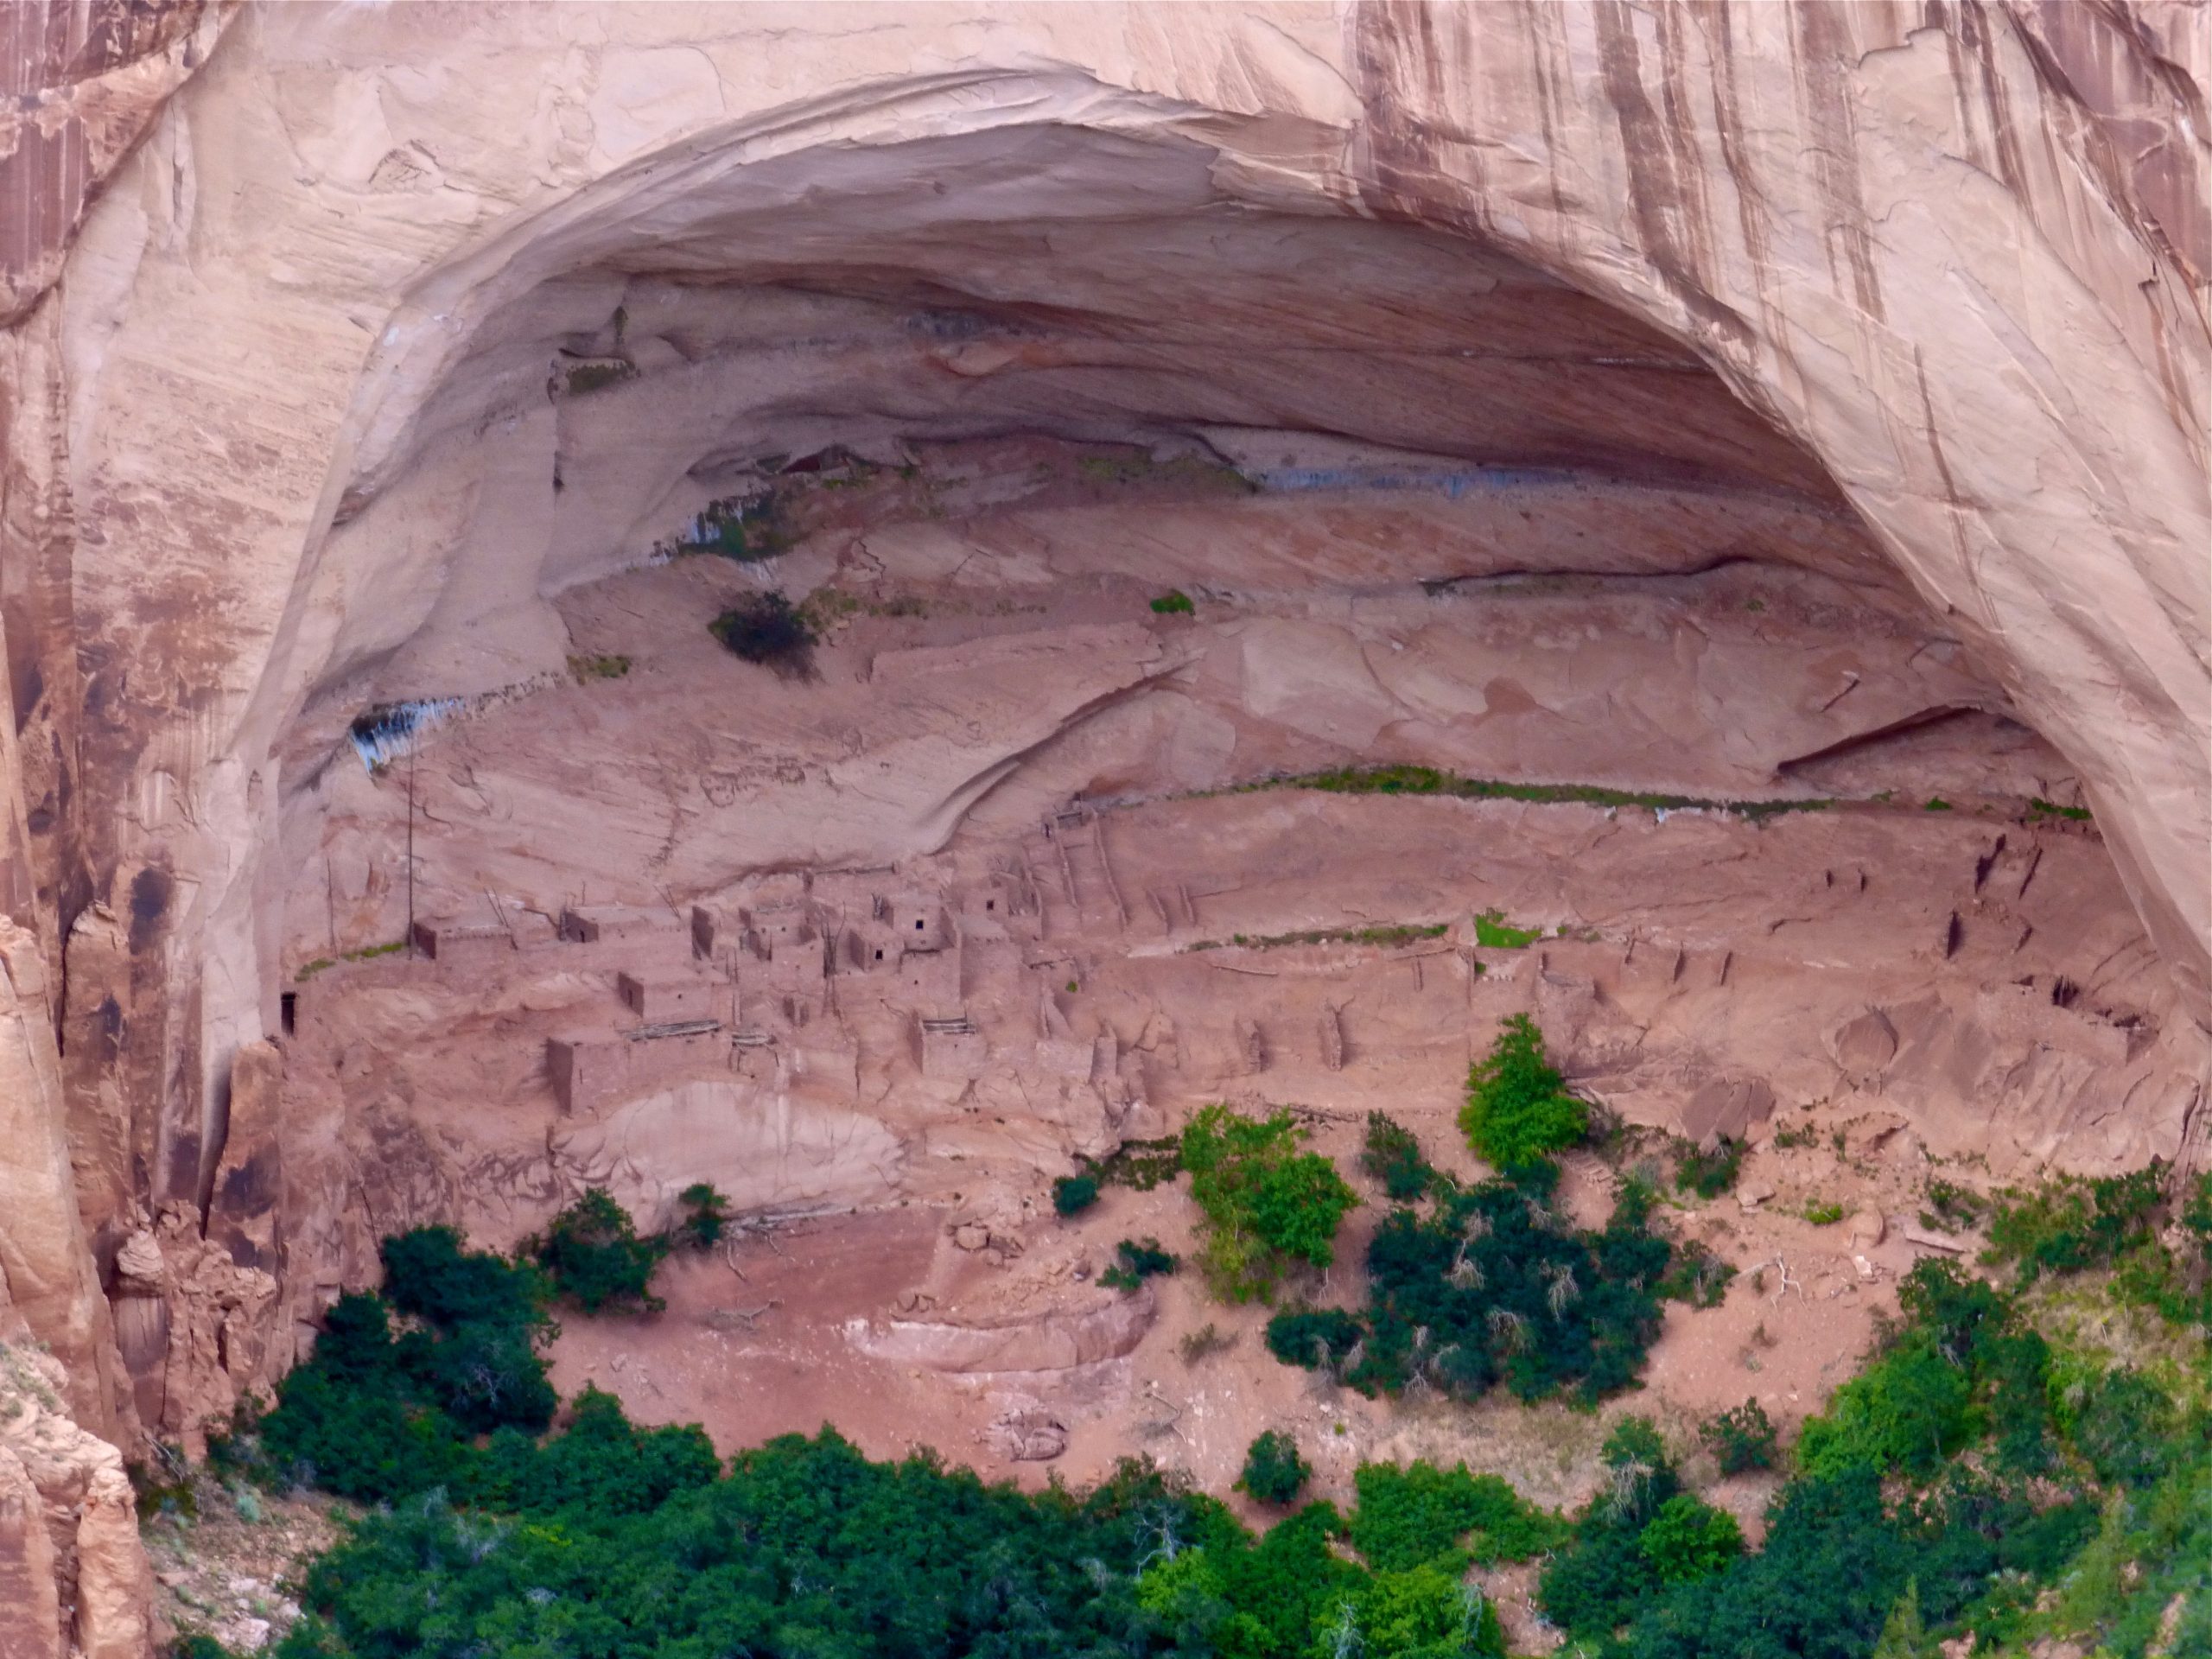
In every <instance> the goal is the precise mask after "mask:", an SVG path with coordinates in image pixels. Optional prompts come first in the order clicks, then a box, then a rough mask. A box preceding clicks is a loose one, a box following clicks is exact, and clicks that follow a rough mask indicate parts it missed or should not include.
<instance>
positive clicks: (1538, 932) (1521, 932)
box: [1475, 910, 1544, 950]
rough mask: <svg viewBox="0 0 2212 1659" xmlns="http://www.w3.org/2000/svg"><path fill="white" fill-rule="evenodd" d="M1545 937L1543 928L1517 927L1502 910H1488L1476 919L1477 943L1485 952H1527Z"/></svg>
mask: <svg viewBox="0 0 2212 1659" xmlns="http://www.w3.org/2000/svg"><path fill="white" fill-rule="evenodd" d="M1543 937H1544V930H1543V929H1542V928H1541V927H1516V926H1514V925H1513V924H1512V923H1510V922H1509V921H1507V920H1506V919H1505V912H1503V911H1502V910H1486V911H1484V912H1483V913H1482V914H1481V915H1479V916H1478V917H1476V918H1475V943H1476V944H1478V945H1480V946H1482V947H1483V948H1484V950H1527V949H1528V948H1529V946H1530V945H1532V944H1535V942H1536V941H1537V940H1538V939H1541V938H1543Z"/></svg>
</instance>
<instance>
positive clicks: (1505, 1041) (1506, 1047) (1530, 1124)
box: [1459, 1014, 1590, 1173]
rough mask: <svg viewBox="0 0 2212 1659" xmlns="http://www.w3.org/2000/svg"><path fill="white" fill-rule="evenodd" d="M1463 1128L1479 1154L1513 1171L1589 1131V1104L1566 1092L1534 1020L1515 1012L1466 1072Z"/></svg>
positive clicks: (1462, 1112) (1461, 1125)
mask: <svg viewBox="0 0 2212 1659" xmlns="http://www.w3.org/2000/svg"><path fill="white" fill-rule="evenodd" d="M1459 1127H1460V1128H1462V1129H1463V1130H1465V1132H1466V1136H1467V1144H1468V1145H1470V1146H1471V1147H1473V1148H1474V1149H1475V1151H1476V1153H1477V1154H1478V1155H1479V1156H1480V1157H1481V1158H1483V1159H1484V1160H1485V1161H1486V1162H1488V1163H1489V1164H1490V1165H1491V1166H1492V1167H1493V1168H1496V1169H1499V1170H1503V1171H1506V1172H1509V1173H1510V1172H1512V1171H1516V1170H1520V1169H1524V1168H1526V1167H1528V1166H1530V1165H1532V1164H1535V1163H1537V1162H1539V1161H1541V1160H1544V1159H1547V1158H1548V1157H1549V1156H1550V1155H1551V1154H1553V1153H1555V1152H1559V1151H1562V1150H1564V1149H1565V1148H1566V1147H1572V1146H1574V1145H1577V1144H1579V1143H1580V1141H1581V1140H1582V1138H1583V1137H1584V1136H1585V1135H1587V1134H1588V1133H1589V1132H1590V1109H1589V1107H1588V1106H1587V1105H1586V1104H1585V1103H1583V1102H1581V1101H1580V1100H1577V1099H1576V1098H1575V1097H1574V1096H1572V1095H1570V1094H1568V1093H1567V1085H1566V1082H1565V1080H1564V1079H1563V1078H1562V1077H1560V1074H1559V1071H1558V1069H1557V1068H1556V1067H1554V1065H1552V1064H1551V1062H1550V1060H1549V1059H1548V1058H1546V1057H1545V1054H1544V1039H1543V1037H1542V1035H1541V1033H1539V1032H1538V1031H1537V1029H1536V1024H1535V1020H1531V1019H1529V1016H1528V1015H1527V1014H1515V1015H1514V1016H1513V1017H1512V1018H1511V1019H1510V1020H1507V1021H1506V1022H1505V1026H1504V1029H1503V1030H1502V1031H1501V1032H1500V1033H1498V1036H1497V1041H1496V1042H1494V1043H1493V1044H1492V1045H1491V1051H1490V1052H1489V1053H1488V1054H1487V1055H1485V1056H1484V1058H1481V1059H1480V1060H1478V1061H1477V1062H1476V1063H1475V1065H1473V1067H1472V1068H1471V1069H1470V1071H1468V1073H1467V1103H1466V1104H1465V1106H1464V1107H1462V1108H1461V1109H1460V1111H1459Z"/></svg>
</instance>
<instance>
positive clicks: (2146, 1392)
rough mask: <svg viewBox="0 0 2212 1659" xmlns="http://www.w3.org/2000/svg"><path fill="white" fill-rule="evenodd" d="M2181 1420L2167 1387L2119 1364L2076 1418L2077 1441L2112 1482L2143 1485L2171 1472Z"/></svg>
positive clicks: (2099, 1475)
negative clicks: (2175, 1437)
mask: <svg viewBox="0 0 2212 1659" xmlns="http://www.w3.org/2000/svg"><path fill="white" fill-rule="evenodd" d="M2177 1421H2178V1414H2177V1412H2176V1411H2175V1409H2174V1402H2173V1401H2172V1399H2171V1397H2170V1396H2169V1395H2167V1393H2166V1391H2165V1390H2164V1389H2161V1388H2160V1387H2158V1384H2157V1383H2153V1382H2152V1381H2151V1379H2150V1378H2149V1377H2147V1376H2144V1375H2143V1374H2142V1373H2141V1372H2140V1371H2134V1370H2128V1369H2127V1368H2126V1367H2125V1366H2115V1367H2114V1368H2113V1370H2109V1371H2107V1372H2106V1373H2105V1374H2104V1375H2103V1376H2101V1377H2099V1378H2098V1379H2097V1381H2096V1382H2095V1383H2094V1384H2093V1385H2091V1387H2090V1389H2089V1391H2088V1396H2087V1397H2086V1398H2085V1399H2084V1400H2083V1401H2082V1406H2081V1408H2080V1410H2079V1411H2078V1412H2077V1413H2076V1414H2075V1422H2074V1444H2075V1446H2076V1447H2077V1448H2078V1449H2079V1450H2080V1452H2081V1453H2082V1456H2083V1457H2084V1458H2086V1459H2088V1462H2089V1466H2090V1467H2091V1468H2092V1469H2094V1470H2095V1471H2097V1478H2098V1479H2099V1480H2101V1481H2103V1482H2105V1483H2106V1484H2108V1485H2124V1486H2135V1487H2143V1486H2148V1485H2150V1484H2152V1482H2154V1481H2156V1480H2157V1479H2158V1477H2159V1476H2160V1475H2162V1474H2164V1472H2165V1471H2166V1467H2167V1465H2168V1462H2169V1460H2170V1459H2171V1456H2172V1448H2171V1446H2169V1445H2168V1442H2169V1441H2170V1440H2171V1439H2172V1438H2173V1435H2174V1430H2175V1428H2176V1427H2177Z"/></svg>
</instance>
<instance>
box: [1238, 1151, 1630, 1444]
mask: <svg viewBox="0 0 2212 1659" xmlns="http://www.w3.org/2000/svg"><path fill="white" fill-rule="evenodd" d="M1557 1174H1558V1172H1557V1171H1556V1170H1555V1169H1554V1167H1553V1166H1551V1165H1549V1164H1546V1163H1538V1164H1533V1165H1529V1166H1524V1167H1523V1168H1522V1171H1521V1172H1520V1178H1519V1179H1516V1180H1509V1179H1497V1180H1491V1181H1485V1182H1483V1183H1480V1184H1479V1185H1475V1186H1471V1187H1468V1188H1465V1189H1464V1190H1459V1191H1454V1192H1451V1193H1449V1194H1448V1195H1446V1196H1443V1197H1440V1198H1439V1200H1438V1202H1437V1204H1436V1205H1435V1206H1434V1208H1433V1211H1432V1212H1431V1213H1430V1214H1429V1215H1428V1216H1427V1217H1421V1216H1418V1215H1416V1214H1415V1213H1414V1211H1410V1210H1401V1211H1396V1212H1395V1214H1393V1215H1392V1216H1391V1217H1389V1219H1388V1220H1387V1221H1385V1222H1384V1223H1383V1225H1382V1226H1381V1228H1379V1229H1378V1230H1376V1235H1375V1238H1374V1242H1373V1243H1371V1244H1370V1246H1369V1247H1368V1252H1367V1271H1368V1281H1369V1294H1370V1302H1369V1306H1368V1307H1367V1309H1366V1311H1365V1313H1364V1314H1363V1316H1354V1315H1351V1314H1349V1313H1341V1312H1339V1313H1334V1314H1332V1315H1330V1316H1328V1317H1329V1319H1330V1320H1331V1324H1330V1325H1329V1326H1328V1327H1327V1328H1326V1329H1317V1328H1315V1327H1313V1326H1312V1325H1307V1324H1303V1323H1293V1322H1281V1321H1279V1322H1278V1324H1280V1325H1281V1329H1280V1331H1279V1330H1278V1328H1277V1325H1270V1326H1269V1327H1268V1347H1269V1348H1270V1350H1271V1351H1274V1353H1275V1354H1276V1355H1277V1356H1278V1357H1285V1358H1287V1359H1288V1360H1289V1362H1290V1363H1294V1364H1300V1365H1306V1366H1309V1367H1310V1366H1312V1365H1313V1364H1314V1363H1316V1350H1315V1348H1314V1339H1315V1338H1316V1337H1317V1336H1319V1337H1320V1338H1323V1343H1324V1345H1325V1346H1326V1347H1327V1348H1328V1349H1329V1350H1330V1352H1331V1356H1332V1363H1339V1364H1340V1367H1341V1369H1343V1371H1344V1379H1343V1380H1344V1381H1345V1382H1346V1383H1350V1384H1351V1386H1352V1387H1354V1388H1356V1389H1360V1390H1361V1391H1362V1392H1363V1393H1369V1394H1372V1393H1375V1392H1377V1391H1381V1392H1383V1393H1395V1392H1397V1391H1398V1390H1400V1389H1403V1388H1404V1387H1406V1386H1407V1384H1408V1383H1411V1382H1412V1381H1413V1380H1414V1378H1415V1377H1420V1378H1421V1379H1422V1380H1423V1381H1425V1382H1426V1383H1428V1384H1429V1385H1430V1386H1432V1387H1434V1388H1436V1389H1439V1390H1440V1391H1441V1392H1443V1393H1445V1394H1447V1395H1452V1396H1453V1397H1455V1398H1459V1399H1472V1398H1474V1397H1476V1396H1477V1395H1480V1394H1482V1393H1484V1391H1485V1390H1486V1389H1490V1388H1491V1387H1492V1386H1493V1385H1494V1384H1496V1383H1501V1382H1502V1383H1504V1384H1505V1385H1506V1386H1507V1387H1509V1388H1510V1389H1512V1390H1513V1392H1514V1393H1515V1394H1516V1395H1519V1396H1520V1397H1521V1398H1522V1399H1524V1400H1537V1399H1541V1398H1544V1397H1545V1396H1547V1395H1552V1394H1554V1393H1557V1392H1559V1391H1560V1389H1567V1388H1573V1389H1574V1390H1575V1393H1576V1395H1577V1396H1578V1398H1580V1399H1581V1400H1582V1401H1584V1402H1594V1401H1597V1400H1599V1399H1601V1398H1603V1397H1604V1396H1605V1395H1608V1394H1611V1393H1614V1392H1617V1391H1618V1390H1619V1389H1624V1388H1627V1387H1629V1386H1630V1385H1631V1384H1632V1383H1634V1382H1635V1380H1636V1374H1637V1370H1640V1369H1641V1367H1642V1365H1643V1354H1644V1351H1645V1350H1646V1349H1647V1348H1649V1346H1650V1344H1651V1342H1652V1340H1653V1338H1656V1336H1657V1334H1658V1330H1659V1319H1660V1309H1659V1299H1658V1295H1657V1294H1656V1286H1657V1285H1658V1283H1659V1282H1660V1281H1662V1280H1664V1279H1665V1277H1666V1275H1667V1270H1668V1268H1669V1263H1670V1262H1671V1261H1672V1259H1673V1255H1674V1249H1673V1246H1672V1245H1670V1244H1669V1243H1668V1241H1667V1240H1665V1239H1664V1238H1662V1237H1660V1236H1657V1235H1656V1234H1654V1233H1653V1232H1651V1231H1650V1230H1649V1226H1648V1224H1647V1223H1648V1217H1649V1207H1650V1203H1651V1198H1650V1194H1649V1191H1648V1190H1646V1189H1643V1188H1640V1187H1637V1186H1635V1185H1624V1187H1623V1188H1622V1190H1621V1196H1620V1199H1619V1202H1618V1204H1617V1205H1616V1206H1615V1209H1614V1212H1613V1217H1612V1220H1611V1222H1610V1223H1608V1224H1607V1225H1606V1227H1605V1230H1603V1231H1602V1232H1596V1233H1584V1232H1577V1231H1576V1230H1574V1229H1573V1226H1572V1225H1571V1224H1568V1223H1567V1222H1566V1221H1565V1220H1564V1219H1563V1218H1562V1217H1560V1216H1559V1214H1558V1213H1557V1212H1556V1211H1554V1210H1553V1209H1552V1208H1551V1205H1550V1202H1549V1200H1550V1197H1551V1193H1552V1189H1553V1186H1554V1184H1555V1182H1556V1179H1557ZM1313 1317H1318V1316H1300V1319H1301V1320H1303V1319H1310V1318H1313ZM1338 1320H1346V1321H1350V1322H1351V1323H1350V1325H1340V1324H1337V1323H1335V1321H1338ZM1347 1329H1349V1330H1351V1331H1352V1332H1357V1335H1356V1336H1355V1337H1354V1338H1352V1341H1353V1342H1357V1359H1356V1361H1354V1360H1353V1348H1352V1344H1351V1342H1342V1345H1341V1347H1339V1346H1338V1344H1339V1343H1340V1342H1341V1339H1342V1338H1343V1337H1344V1332H1345V1331H1346V1330H1347ZM1344 1362H1350V1363H1344Z"/></svg>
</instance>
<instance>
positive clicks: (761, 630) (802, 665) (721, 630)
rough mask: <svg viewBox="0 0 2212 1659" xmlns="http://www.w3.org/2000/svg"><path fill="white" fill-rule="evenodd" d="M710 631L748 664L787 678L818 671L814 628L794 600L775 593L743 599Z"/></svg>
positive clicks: (719, 617)
mask: <svg viewBox="0 0 2212 1659" xmlns="http://www.w3.org/2000/svg"><path fill="white" fill-rule="evenodd" d="M707 631H708V632H710V633H712V634H713V635H714V636H715V639H719V640H721V642H722V644H723V645H726V646H728V648H729V650H730V651H731V652H734V654H735V655H737V656H740V657H742V658H744V659H745V660H746V661H747V662H748V663H758V664H760V665H761V666H762V667H764V668H769V669H772V670H774V671H776V672H777V673H778V674H779V675H781V676H782V677H784V678H785V679H792V680H796V679H804V678H806V677H809V676H810V675H811V674H812V673H813V672H814V645H815V639H814V629H813V627H812V626H810V624H809V623H808V621H807V620H806V618H805V617H804V616H802V615H800V614H799V613H798V609H797V608H796V607H794V606H793V605H792V604H791V601H789V600H787V599H785V597H784V596H783V594H780V593H777V592H773V591H771V592H769V593H765V594H757V595H755V596H754V597H753V598H750V599H747V600H743V601H740V602H739V603H738V604H735V605H733V606H732V607H730V608H729V609H728V610H726V611H724V612H723V613H721V615H720V616H718V617H716V618H715V620H713V621H712V622H709V624H708V625H707Z"/></svg>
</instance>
